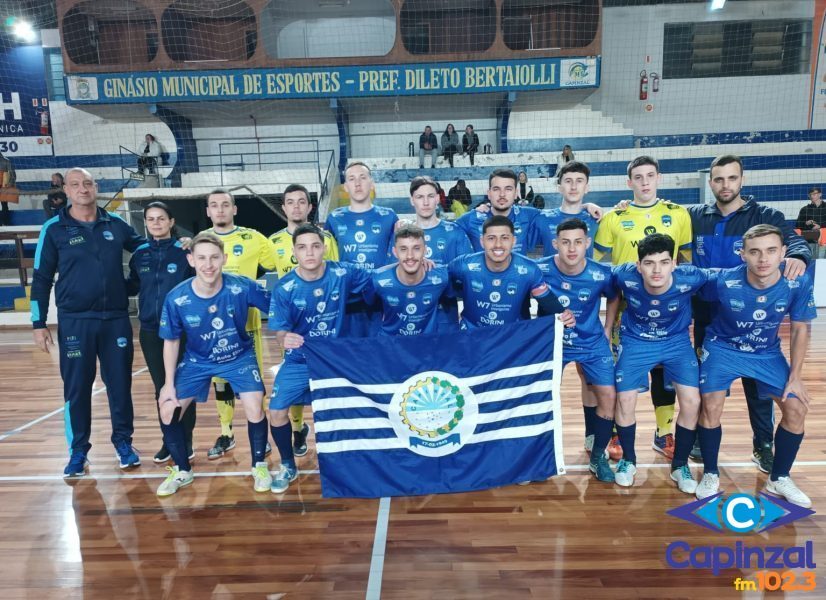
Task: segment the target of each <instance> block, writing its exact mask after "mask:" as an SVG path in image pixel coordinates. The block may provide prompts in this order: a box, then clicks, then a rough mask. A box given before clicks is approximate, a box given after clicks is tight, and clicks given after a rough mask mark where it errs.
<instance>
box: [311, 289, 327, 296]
mask: <svg viewBox="0 0 826 600" xmlns="http://www.w3.org/2000/svg"><path fill="white" fill-rule="evenodd" d="M323 295H324V290H323V289H321V288H316V289H314V290H313V296H315V297H316V298H321V296H323Z"/></svg>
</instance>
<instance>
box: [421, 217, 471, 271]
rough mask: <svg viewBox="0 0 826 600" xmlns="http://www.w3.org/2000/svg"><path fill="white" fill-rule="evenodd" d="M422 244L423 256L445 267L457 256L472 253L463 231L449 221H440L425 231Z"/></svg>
mask: <svg viewBox="0 0 826 600" xmlns="http://www.w3.org/2000/svg"><path fill="white" fill-rule="evenodd" d="M424 242H425V244H426V245H427V254H425V256H426V257H427V258H429V259H430V260H432V261H433V262H435V263H436V264H437V265H445V266H446V265H448V264H450V261H452V260H453V259H454V258H456V257H457V256H462V255H464V254H470V253H471V252H473V250H472V249H471V247H470V241H469V240H468V237H467V235H466V234H465V232H464V230H462V229H461V228H459V227H458V226H457V225H456V223H451V222H450V221H440V222H439V224H438V225H436V226H435V227H430V228H428V229H425V230H424Z"/></svg>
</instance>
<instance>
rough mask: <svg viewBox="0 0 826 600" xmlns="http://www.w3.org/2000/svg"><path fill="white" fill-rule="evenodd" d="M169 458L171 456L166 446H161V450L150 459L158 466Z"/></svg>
mask: <svg viewBox="0 0 826 600" xmlns="http://www.w3.org/2000/svg"><path fill="white" fill-rule="evenodd" d="M170 458H172V455H171V454H170V453H169V450H167V449H166V444H163V445H162V446H161V449H160V450H158V451H157V452H156V453H155V456H153V457H152V460H153V461H155V462H156V463H158V464H159V465H160V464H163V463H165V462H167V461H168V460H169V459H170Z"/></svg>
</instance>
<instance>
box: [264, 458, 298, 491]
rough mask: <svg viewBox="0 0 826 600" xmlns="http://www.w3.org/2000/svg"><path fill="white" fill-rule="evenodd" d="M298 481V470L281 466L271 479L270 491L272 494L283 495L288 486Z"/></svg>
mask: <svg viewBox="0 0 826 600" xmlns="http://www.w3.org/2000/svg"><path fill="white" fill-rule="evenodd" d="M296 479H298V468H297V467H288V466H286V465H281V468H280V469H279V470H278V473H276V474H275V477H273V478H272V485H271V486H270V491H271V492H272V493H273V494H283V493H284V492H286V491H287V488H289V487H290V484H291V483H292V482H293V481H295V480H296Z"/></svg>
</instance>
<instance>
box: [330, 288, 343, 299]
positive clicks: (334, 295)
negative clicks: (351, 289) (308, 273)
mask: <svg viewBox="0 0 826 600" xmlns="http://www.w3.org/2000/svg"><path fill="white" fill-rule="evenodd" d="M340 296H341V294H340V293H339V291H338V290H333V291H332V292H331V293H330V301H331V302H337V301H338V299H339V297H340Z"/></svg>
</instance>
